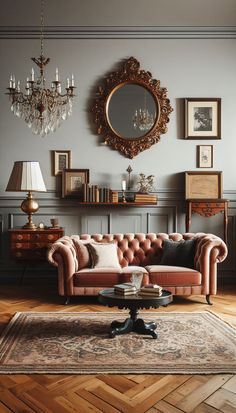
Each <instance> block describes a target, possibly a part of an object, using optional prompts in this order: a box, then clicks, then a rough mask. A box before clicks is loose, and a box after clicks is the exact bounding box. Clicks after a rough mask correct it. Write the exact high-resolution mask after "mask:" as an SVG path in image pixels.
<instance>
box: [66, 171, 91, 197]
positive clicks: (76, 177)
mask: <svg viewBox="0 0 236 413" xmlns="http://www.w3.org/2000/svg"><path fill="white" fill-rule="evenodd" d="M88 183H89V169H63V171H62V198H78V199H80V200H82V199H83V184H88Z"/></svg>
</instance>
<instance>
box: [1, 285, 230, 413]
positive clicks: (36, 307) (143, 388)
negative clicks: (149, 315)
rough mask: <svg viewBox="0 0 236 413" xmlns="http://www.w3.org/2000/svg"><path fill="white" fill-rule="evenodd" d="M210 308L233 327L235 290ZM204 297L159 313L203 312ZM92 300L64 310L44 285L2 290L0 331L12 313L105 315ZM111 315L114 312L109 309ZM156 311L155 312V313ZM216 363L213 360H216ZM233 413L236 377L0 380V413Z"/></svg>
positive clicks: (77, 301) (19, 377) (225, 291)
mask: <svg viewBox="0 0 236 413" xmlns="http://www.w3.org/2000/svg"><path fill="white" fill-rule="evenodd" d="M213 302H214V305H213V307H211V308H210V309H211V310H213V311H214V312H215V313H217V314H219V315H220V316H221V317H222V318H223V319H224V320H226V321H228V322H230V323H231V324H233V325H235V326H236V288H235V287H234V288H233V287H230V288H226V287H224V288H222V289H221V290H220V291H219V293H218V295H217V296H216V297H214V298H213ZM208 309H209V306H207V305H206V304H205V301H204V298H203V297H191V298H188V299H182V298H180V297H176V298H175V300H174V303H173V304H171V305H170V306H169V307H167V308H165V309H162V311H190V312H191V311H204V310H208ZM107 310H108V309H107V308H105V307H103V306H101V305H99V304H98V303H97V300H96V299H95V298H82V299H81V298H80V299H78V298H77V299H75V300H74V301H73V303H72V305H70V306H63V305H62V304H61V299H60V298H59V297H58V296H57V293H56V286H55V285H54V283H53V284H52V283H49V282H48V281H46V280H44V281H42V282H41V284H39V283H38V282H36V281H34V282H32V281H30V282H29V281H27V280H26V281H25V284H24V285H23V286H16V284H15V283H14V284H11V285H3V286H1V300H0V314H1V323H0V328H1V329H3V328H4V327H5V325H6V324H7V322H8V320H9V318H10V317H11V316H12V315H13V314H14V313H15V312H16V311H85V312H86V311H107ZM109 311H116V309H109ZM157 311H158V310H157ZM216 362H217V360H216ZM9 412H14V413H15V412H16V413H32V412H37V413H72V412H73V413H87V412H89V413H91V412H94V413H101V412H104V413H119V412H124V413H143V412H147V413H158V412H163V413H181V412H194V413H216V412H224V413H233V412H236V376H234V375H228V374H221V375H203V376H200V375H195V376H189V375H98V376H96V375H90V376H87V375H83V376H69V375H8V376H5V375H2V376H1V375H0V413H9Z"/></svg>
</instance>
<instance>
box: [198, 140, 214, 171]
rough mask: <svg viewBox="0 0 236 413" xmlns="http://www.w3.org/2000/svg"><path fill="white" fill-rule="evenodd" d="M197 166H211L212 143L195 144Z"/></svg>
mask: <svg viewBox="0 0 236 413" xmlns="http://www.w3.org/2000/svg"><path fill="white" fill-rule="evenodd" d="M197 167H198V168H212V167H213V145H197Z"/></svg>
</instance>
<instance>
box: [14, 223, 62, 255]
mask: <svg viewBox="0 0 236 413" xmlns="http://www.w3.org/2000/svg"><path fill="white" fill-rule="evenodd" d="M9 233H10V255H11V258H12V259H13V260H15V261H31V262H32V261H46V252H47V248H48V247H49V246H50V245H51V244H52V243H53V242H55V241H56V240H57V239H58V238H60V237H62V236H63V235H64V229H63V228H46V229H36V230H30V229H22V228H20V229H10V230H9Z"/></svg>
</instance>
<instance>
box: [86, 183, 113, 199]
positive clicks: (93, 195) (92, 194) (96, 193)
mask: <svg viewBox="0 0 236 413" xmlns="http://www.w3.org/2000/svg"><path fill="white" fill-rule="evenodd" d="M111 192H112V191H111V189H110V188H103V187H99V186H98V185H90V184H83V202H111Z"/></svg>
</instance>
